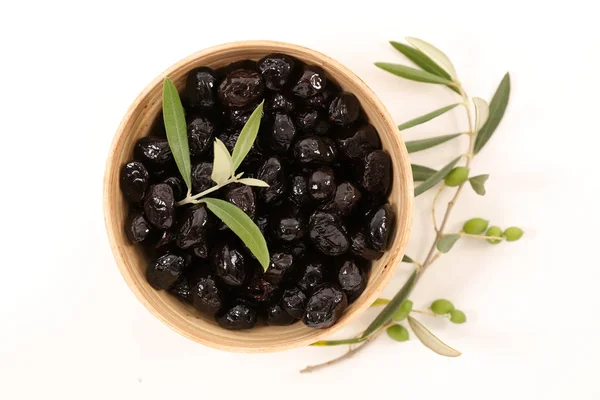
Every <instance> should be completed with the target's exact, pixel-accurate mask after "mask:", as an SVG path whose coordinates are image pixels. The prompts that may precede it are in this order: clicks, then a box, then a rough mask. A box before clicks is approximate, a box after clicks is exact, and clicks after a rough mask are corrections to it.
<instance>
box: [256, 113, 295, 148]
mask: <svg viewBox="0 0 600 400" xmlns="http://www.w3.org/2000/svg"><path fill="white" fill-rule="evenodd" d="M261 134H262V135H263V138H264V141H265V143H266V145H267V146H268V147H269V148H270V149H271V150H273V151H274V152H275V153H285V152H286V151H287V149H289V148H290V146H291V144H292V142H293V141H294V138H295V137H296V127H295V126H294V122H293V121H292V118H291V117H290V116H289V115H287V114H283V113H275V114H274V115H273V118H272V120H271V121H270V122H268V123H267V125H266V128H265V130H264V131H263V132H261Z"/></svg>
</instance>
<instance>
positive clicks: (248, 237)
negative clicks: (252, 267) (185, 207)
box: [201, 197, 270, 271]
mask: <svg viewBox="0 0 600 400" xmlns="http://www.w3.org/2000/svg"><path fill="white" fill-rule="evenodd" d="M201 202H203V203H206V206H207V207H208V209H209V210H210V211H211V212H212V213H213V214H215V215H216V216H217V218H219V219H220V220H221V221H223V222H224V223H225V225H227V226H228V227H229V229H231V231H232V232H233V233H235V234H236V235H237V236H238V237H239V238H240V239H241V240H242V242H244V244H245V245H246V247H248V249H249V250H250V251H251V252H252V254H254V256H255V257H256V259H257V260H258V262H259V263H260V265H262V267H263V269H264V270H265V271H266V270H267V268H268V267H269V259H270V256H269V249H268V248H267V242H266V241H265V238H264V237H263V235H262V233H261V232H260V229H258V226H256V224H255V223H254V221H252V219H250V217H249V216H248V215H247V214H246V213H245V212H244V211H242V210H241V209H239V208H238V207H236V206H234V205H233V204H231V203H229V202H227V201H224V200H219V199H213V198H210V197H203V198H202V199H201Z"/></svg>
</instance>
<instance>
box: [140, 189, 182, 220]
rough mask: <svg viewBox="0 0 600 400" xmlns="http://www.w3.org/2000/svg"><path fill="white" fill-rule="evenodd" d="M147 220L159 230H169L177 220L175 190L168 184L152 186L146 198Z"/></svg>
mask: <svg viewBox="0 0 600 400" xmlns="http://www.w3.org/2000/svg"><path fill="white" fill-rule="evenodd" d="M144 213H145V214H146V219H147V220H148V222H150V223H151V224H152V225H153V226H154V227H156V228H158V229H162V230H165V229H169V228H170V227H171V225H173V220H174V219H175V198H174V197H173V189H171V186H169V185H167V184H166V183H159V184H156V185H152V186H150V189H148V193H146V197H145V198H144Z"/></svg>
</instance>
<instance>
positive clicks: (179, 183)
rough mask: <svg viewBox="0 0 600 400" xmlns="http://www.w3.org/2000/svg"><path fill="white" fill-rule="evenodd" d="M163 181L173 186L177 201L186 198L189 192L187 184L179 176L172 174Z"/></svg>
mask: <svg viewBox="0 0 600 400" xmlns="http://www.w3.org/2000/svg"><path fill="white" fill-rule="evenodd" d="M162 183H166V184H167V185H169V186H171V189H173V198H174V199H175V201H181V200H183V199H184V198H185V195H186V192H187V186H185V182H183V179H181V178H180V177H178V176H170V177H168V178H167V179H165V180H163V181H162Z"/></svg>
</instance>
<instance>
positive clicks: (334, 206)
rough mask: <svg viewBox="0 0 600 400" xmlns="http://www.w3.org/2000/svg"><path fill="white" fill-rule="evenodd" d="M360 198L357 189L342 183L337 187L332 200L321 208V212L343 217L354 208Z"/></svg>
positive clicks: (347, 183)
mask: <svg viewBox="0 0 600 400" xmlns="http://www.w3.org/2000/svg"><path fill="white" fill-rule="evenodd" d="M361 198H362V194H361V193H360V190H359V189H358V187H356V186H355V185H353V184H352V183H351V182H342V183H340V184H339V185H337V187H336V189H335V194H334V195H333V198H332V199H331V201H329V203H327V204H325V205H324V206H323V210H325V211H329V212H333V213H336V214H338V215H340V216H343V217H345V216H347V215H350V213H351V212H352V210H354V209H355V208H356V206H357V205H358V203H359V202H360V199H361Z"/></svg>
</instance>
